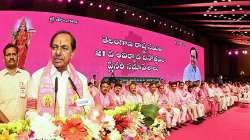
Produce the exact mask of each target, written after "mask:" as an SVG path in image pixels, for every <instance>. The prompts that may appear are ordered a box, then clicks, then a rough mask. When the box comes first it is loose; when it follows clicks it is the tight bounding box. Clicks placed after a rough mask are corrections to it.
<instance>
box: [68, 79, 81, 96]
mask: <svg viewBox="0 0 250 140" xmlns="http://www.w3.org/2000/svg"><path fill="white" fill-rule="evenodd" d="M68 79H69V82H70V84H71V86H72V88H73V90H74V91H75V92H76V94H77V95H78V97H79V98H81V96H80V95H79V93H78V91H77V88H76V85H75V84H74V82H73V81H72V79H71V78H70V77H69V78H68Z"/></svg>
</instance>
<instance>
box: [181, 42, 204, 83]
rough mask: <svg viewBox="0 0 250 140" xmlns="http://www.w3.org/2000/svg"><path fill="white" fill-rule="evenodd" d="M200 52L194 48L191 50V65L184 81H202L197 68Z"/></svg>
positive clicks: (184, 75) (187, 68) (184, 74)
mask: <svg viewBox="0 0 250 140" xmlns="http://www.w3.org/2000/svg"><path fill="white" fill-rule="evenodd" d="M197 59H198V52H197V50H196V49H195V48H194V47H192V48H191V49H190V64H188V65H187V66H186V67H185V69H184V73H183V81H184V82H185V81H200V80H201V74H200V70H199V68H198V66H197Z"/></svg>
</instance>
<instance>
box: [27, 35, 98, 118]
mask: <svg viewBox="0 0 250 140" xmlns="http://www.w3.org/2000/svg"><path fill="white" fill-rule="evenodd" d="M50 48H51V57H52V58H51V60H50V61H49V62H48V64H47V66H45V67H43V68H41V69H39V70H37V71H36V72H35V73H34V74H33V75H32V82H31V88H30V90H29V95H30V98H29V100H28V108H32V109H35V110H37V112H38V113H39V114H40V115H41V114H42V113H45V112H47V113H49V114H51V115H53V116H57V117H66V116H71V115H73V114H76V113H80V112H81V111H83V110H82V107H81V106H78V105H76V101H77V100H79V99H86V100H88V102H89V106H92V105H94V100H93V98H92V96H91V95H90V93H89V91H88V87H87V78H86V77H85V76H84V75H82V74H81V73H80V72H78V71H76V70H75V68H74V66H73V65H72V64H71V63H70V61H71V59H72V57H73V55H74V53H75V49H76V40H75V38H74V36H73V35H72V34H71V33H70V32H68V31H59V32H57V33H56V34H54V35H53V37H52V39H51V41H50ZM28 114H29V113H28Z"/></svg>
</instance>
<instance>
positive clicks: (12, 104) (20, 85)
mask: <svg viewBox="0 0 250 140" xmlns="http://www.w3.org/2000/svg"><path fill="white" fill-rule="evenodd" d="M3 54H4V63H5V66H6V68H5V69H3V70H1V71H0V81H1V82H0V112H1V113H0V122H8V121H15V120H19V119H24V114H25V111H26V99H27V98H26V97H27V96H26V95H27V88H28V83H29V80H30V74H29V73H28V72H27V71H25V70H22V69H19V68H17V62H18V48H17V47H16V46H15V45H13V44H7V45H6V46H5V48H4V50H3Z"/></svg>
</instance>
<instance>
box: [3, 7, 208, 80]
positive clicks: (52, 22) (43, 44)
mask: <svg viewBox="0 0 250 140" xmlns="http://www.w3.org/2000/svg"><path fill="white" fill-rule="evenodd" d="M0 19H1V20H0V21H1V22H0V48H1V50H3V48H4V46H5V45H6V44H7V43H11V42H12V43H16V44H17V45H18V47H19V48H20V50H21V51H19V52H21V53H22V55H20V57H22V58H19V61H20V62H19V63H20V64H19V65H21V66H22V67H24V69H26V70H28V71H29V72H30V73H31V74H32V73H33V72H34V71H36V70H37V69H39V68H41V67H43V66H45V65H46V64H47V63H48V61H49V59H50V39H51V38H52V36H53V34H55V33H56V32H58V31H61V30H66V31H69V32H71V33H72V34H73V36H74V37H75V38H76V50H75V55H74V57H73V60H72V63H73V65H74V66H75V67H76V69H77V70H78V71H80V72H81V73H83V74H84V75H85V76H87V77H88V78H90V77H91V76H92V75H93V74H96V75H97V78H99V79H100V78H102V77H104V76H110V75H111V73H112V72H114V73H115V75H116V76H119V77H159V78H164V79H166V80H182V79H183V73H184V69H185V67H186V66H187V65H188V64H190V61H191V55H190V49H191V48H195V49H196V50H197V53H198V57H197V66H198V68H199V71H200V75H201V79H204V49H203V48H202V47H200V46H197V45H195V44H192V43H189V42H186V41H183V40H180V39H177V38H174V37H170V36H166V35H163V34H159V33H155V32H151V31H147V30H144V29H141V28H136V27H132V26H127V25H122V24H118V23H114V22H110V21H105V20H99V19H94V18H87V17H80V16H73V15H66V14H57V13H47V12H31V11H0ZM24 26H25V27H24ZM21 28H26V32H27V33H26V34H20V33H19V32H18V31H19V30H20V29H21ZM17 42H18V43H17ZM21 48H22V49H21ZM1 60H3V54H1ZM0 68H1V69H3V68H4V63H3V61H1V62H0Z"/></svg>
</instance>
